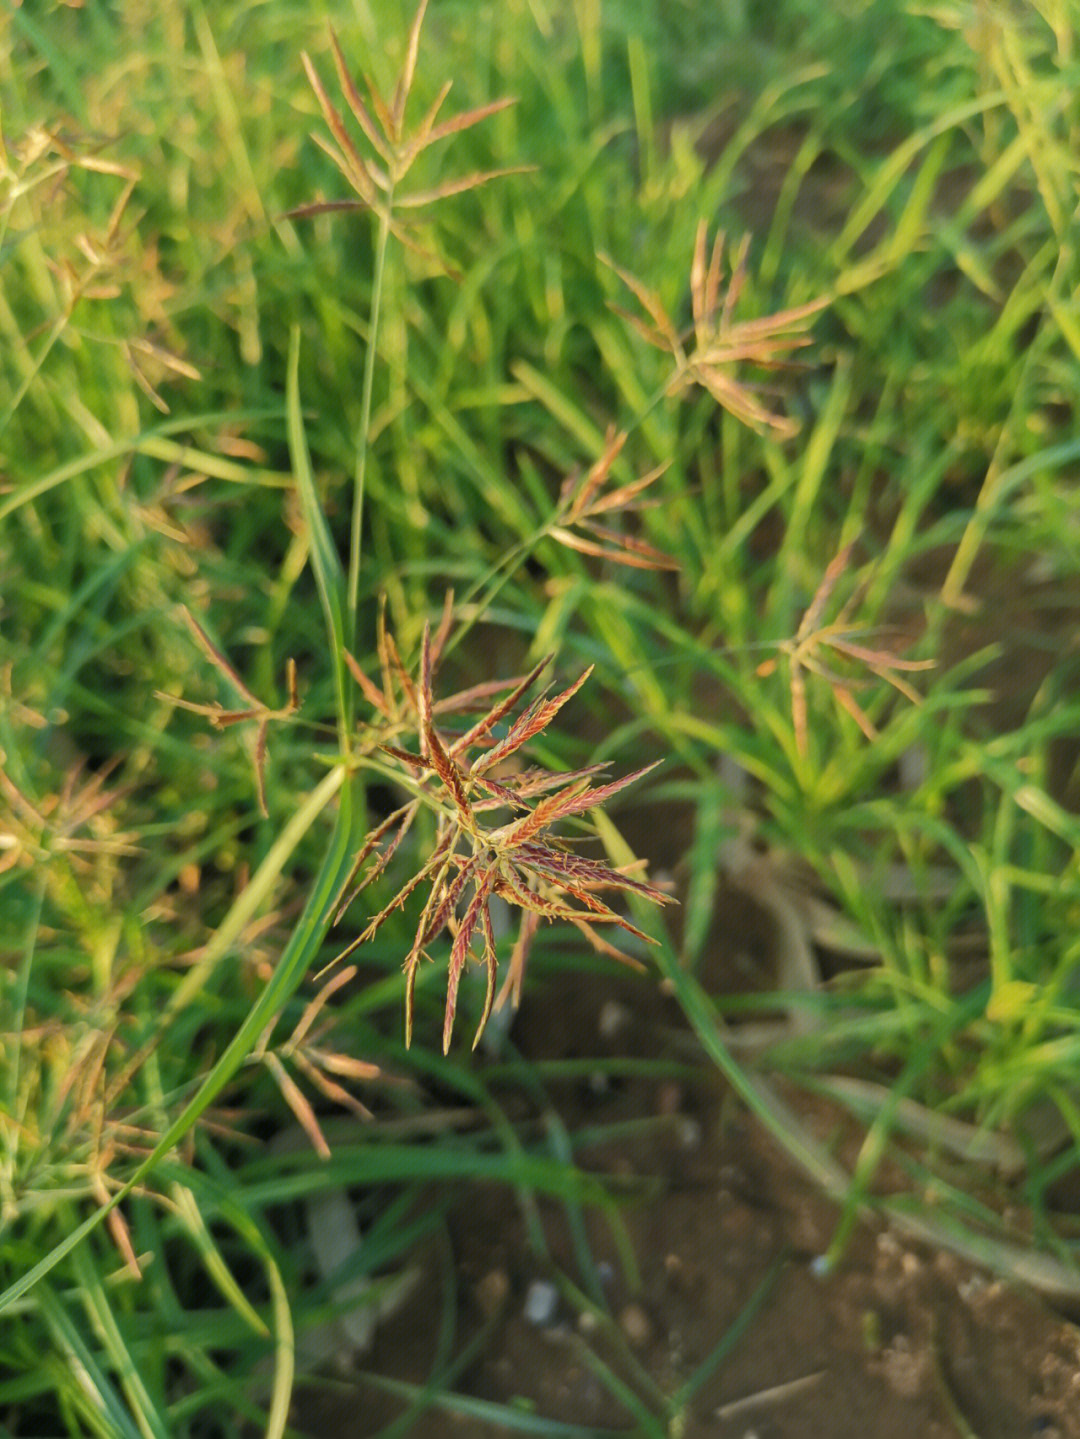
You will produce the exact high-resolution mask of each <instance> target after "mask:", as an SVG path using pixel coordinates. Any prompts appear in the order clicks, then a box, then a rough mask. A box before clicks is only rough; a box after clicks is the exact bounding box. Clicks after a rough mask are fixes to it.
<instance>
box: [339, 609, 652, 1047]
mask: <svg viewBox="0 0 1080 1439" xmlns="http://www.w3.org/2000/svg"><path fill="white" fill-rule="evenodd" d="M451 606H452V596H448V597H447V605H446V609H445V612H444V622H443V624H442V625H441V626H440V628H439V632H438V634H437V635H436V636H435V638H434V639H433V638H432V635H431V628H430V626H429V625H425V626H424V635H423V640H422V642H421V647H420V664H419V673H418V675H417V677H416V679H415V680H413V679H412V678H411V677H410V675H409V674H408V672H407V671H406V670H405V668H404V666H403V665H402V663H401V659H400V657H399V655H398V651H397V647H396V645H395V644H394V642H393V639H392V637H391V635H390V634H389V632H388V631H387V630H386V629H385V627H384V626H380V645H379V653H380V660H381V667H382V688H381V689H380V688H379V687H377V686H376V685H375V684H374V683H373V682H372V681H371V680H370V679H369V678H368V677H367V676H366V675H365V674H364V672H363V671H362V670H361V669H360V667H359V665H358V664H357V663H356V661H355V660H354V659H352V657H351V656H350V657H349V666H350V669H351V670H352V673H353V675H354V677H355V678H356V681H357V683H358V684H359V685H360V687H361V689H362V690H363V692H364V694H365V696H366V697H367V698H368V700H369V702H370V703H371V704H372V706H373V707H374V709H375V712H376V725H375V726H374V728H373V733H374V735H375V736H376V737H377V736H378V732H379V730H378V726H379V724H380V723H381V724H382V725H383V726H385V728H386V730H387V732H388V733H390V734H392V735H393V736H395V737H396V735H397V734H398V733H399V732H400V731H402V730H403V729H404V730H412V731H413V732H415V733H416V735H417V738H418V749H417V750H416V751H410V750H405V749H402V748H401V746H400V745H399V744H397V743H390V742H378V741H377V742H378V743H379V750H380V751H381V753H383V754H385V755H386V756H387V757H388V758H389V759H390V760H391V761H393V762H394V765H395V766H396V767H397V770H398V773H399V778H400V779H401V781H402V782H403V783H405V784H406V786H407V787H408V788H411V789H413V790H415V791H416V797H415V798H414V799H412V800H410V801H409V802H408V803H407V804H405V805H402V806H401V807H400V808H399V809H396V810H395V811H394V812H393V813H392V814H391V815H389V816H388V817H387V818H386V819H385V820H383V822H382V823H381V824H379V825H377V826H376V827H375V828H374V829H372V830H371V832H370V833H369V834H368V836H367V837H366V839H365V840H364V842H363V844H362V846H361V848H360V852H359V854H358V855H357V857H356V860H355V863H354V865H353V870H352V873H351V874H350V876H349V878H348V880H347V881H346V885H345V890H344V893H343V896H342V898H341V901H340V903H339V904H338V907H337V910H336V915H335V917H336V918H337V919H338V920H340V919H341V918H342V916H343V915H344V914H345V911H346V910H347V909H348V908H349V906H350V905H351V904H352V902H353V900H354V899H355V898H356V896H357V895H358V894H360V892H361V891H362V890H363V889H364V888H366V886H367V885H368V884H370V882H371V881H372V880H373V879H374V878H375V877H376V876H377V875H378V874H380V873H381V872H382V870H383V869H384V868H385V866H386V865H387V863H388V862H389V860H390V858H391V856H392V855H393V854H394V852H395V851H396V850H397V849H398V847H399V846H400V844H401V842H402V840H403V839H404V837H405V835H406V834H407V833H408V831H409V829H410V827H411V825H412V823H413V821H414V819H415V818H416V815H417V812H418V810H419V808H420V805H421V804H424V803H426V804H428V805H429V806H430V807H431V808H432V809H434V810H435V813H436V816H437V830H436V842H435V845H434V847H433V849H432V851H431V854H430V855H429V856H428V859H427V861H426V863H425V864H424V865H423V866H422V867H421V868H420V869H418V870H417V872H416V873H415V874H414V875H413V876H412V878H411V879H409V880H408V881H407V882H406V883H405V884H404V885H403V886H402V887H401V889H399V890H398V892H397V893H396V894H395V895H394V897H393V899H391V900H390V902H389V903H388V904H387V905H385V906H384V907H383V908H382V909H381V910H380V911H379V913H378V914H377V915H375V917H374V918H373V919H372V920H371V921H370V923H369V924H368V925H367V927H366V928H365V929H364V930H363V932H362V933H361V934H360V935H359V937H358V938H357V939H356V940H354V941H353V943H352V944H351V945H349V947H348V948H347V949H346V950H345V951H344V952H343V953H342V954H341V955H339V956H338V958H339V959H344V958H346V957H347V956H348V955H350V954H352V953H353V951H354V950H356V949H357V948H359V946H360V945H362V944H364V943H366V942H367V940H369V939H370V938H371V937H372V936H373V935H374V934H375V933H376V932H377V931H378V929H379V928H380V926H381V925H382V924H383V922H384V921H385V920H386V919H387V918H389V916H390V915H391V914H392V913H393V912H394V911H395V910H396V909H399V908H400V907H401V906H402V905H403V904H404V903H405V901H406V900H407V899H408V898H409V896H410V895H411V894H412V893H413V891H414V890H415V889H417V888H419V887H420V886H421V885H423V884H425V883H427V884H429V885H430V888H429V891H428V896H427V899H426V901H425V903H424V907H423V909H422V911H421V914H420V919H419V922H418V924H417V927H416V935H415V938H414V939H413V943H412V946H411V948H410V949H409V952H408V954H407V955H406V957H405V961H404V970H405V1042H406V1044H410V1043H411V1041H412V1032H413V998H414V992H415V986H416V976H417V971H418V969H419V967H420V962H421V960H422V959H423V958H425V957H427V956H426V946H427V945H429V944H431V943H432V942H433V941H434V940H435V939H437V938H438V937H439V936H440V935H441V934H442V932H443V931H444V930H446V929H449V930H450V931H451V933H452V934H453V936H454V939H453V945H452V947H451V950H450V962H449V975H448V980H447V991H446V1015H445V1019H444V1021H443V1051H444V1052H446V1051H448V1050H449V1048H450V1039H451V1036H452V1034H453V1029H454V1016H455V1014H456V1012H457V997H458V986H459V984H460V982H461V975H462V972H463V970H464V968H465V965H466V963H467V962H468V959H469V955H470V946H471V944H472V942H473V938H474V936H477V935H479V936H480V937H481V938H482V943H483V962H484V964H485V966H486V968H487V992H486V996H485V1000H484V1008H483V1013H482V1014H481V1017H480V1023H479V1024H478V1026H477V1030H476V1035H475V1037H474V1039H473V1048H474V1049H475V1047H476V1045H477V1044H478V1043H479V1042H480V1038H481V1036H482V1035H483V1032H484V1028H485V1026H486V1025H487V1021H488V1017H489V1016H490V1014H491V1010H492V1007H493V1005H494V1004H495V1002H496V994H495V987H496V979H497V972H498V960H497V957H496V953H495V931H494V927H493V925H492V920H491V901H492V899H493V898H495V897H498V898H500V899H504V900H506V901H507V902H508V903H509V904H512V905H515V906H517V907H518V908H519V909H520V910H521V911H522V917H521V926H520V929H519V933H518V939H517V943H516V944H515V946H514V951H513V957H512V960H511V964H510V968H509V971H508V974H507V979H506V984H505V985H504V987H503V990H502V994H501V995H500V996H499V1002H500V1003H501V1002H503V1001H504V1000H505V998H506V997H507V995H508V994H510V995H512V996H513V1000H514V1004H515V1006H516V1005H517V1004H518V1002H519V1000H520V997H521V985H522V981H523V978H524V973H525V964H526V960H527V958H528V953H529V947H530V945H531V942H532V937H533V935H534V934H535V932H536V927H537V924H538V922H539V921H540V920H541V919H550V920H554V919H563V920H568V921H569V922H570V923H571V924H573V925H575V926H576V927H577V928H578V929H579V930H580V931H581V933H582V934H584V935H585V937H586V938H587V939H588V940H589V942H590V943H591V944H592V945H593V947H594V948H595V949H597V950H600V951H602V952H603V953H604V954H607V955H610V956H612V957H613V958H616V959H620V960H622V961H623V962H625V963H627V964H631V965H636V963H637V961H635V960H633V959H631V958H630V957H629V956H628V955H625V954H623V953H621V951H619V950H618V949H616V948H615V947H614V946H613V945H610V944H608V943H607V942H606V941H605V940H603V939H601V937H600V935H599V934H598V933H597V931H596V929H595V928H594V926H595V925H597V924H613V925H616V926H618V927H619V928H621V929H625V930H628V931H629V932H630V933H631V934H634V935H637V937H638V938H639V939H643V940H645V941H646V942H652V941H651V940H650V939H649V936H648V935H646V934H644V933H643V932H642V931H641V930H640V929H638V928H637V927H636V926H635V925H633V924H631V923H630V921H629V920H628V919H626V918H625V917H624V916H622V915H620V914H618V913H617V912H616V911H615V910H613V909H612V908H611V907H610V906H609V905H607V904H605V903H604V901H603V900H601V899H599V898H598V897H597V891H598V890H605V889H609V890H610V889H621V890H627V891H633V892H634V893H636V894H639V895H643V896H645V897H646V898H648V899H650V900H653V901H654V902H656V903H659V904H663V903H665V902H666V901H667V898H668V896H667V895H665V894H664V893H663V892H662V891H661V890H659V889H657V888H655V887H654V886H652V885H648V884H645V883H643V882H642V881H641V880H636V879H632V878H631V877H630V876H629V875H627V874H625V873H621V872H620V871H619V870H616V869H612V868H611V867H610V866H609V865H606V864H604V863H602V862H601V861H600V860H597V859H590V858H587V857H586V856H584V855H581V854H575V853H574V852H573V850H572V849H571V848H570V847H569V842H568V841H567V840H566V839H563V838H560V837H558V836H556V835H553V834H550V833H549V832H548V831H549V830H550V827H551V826H552V825H553V824H555V823H557V822H558V821H559V820H564V819H569V818H571V817H572V816H574V815H578V814H582V813H583V812H584V811H586V810H589V809H592V808H594V807H595V806H597V805H600V804H602V803H603V802H604V801H605V800H607V799H610V798H611V796H612V795H615V794H618V793H619V792H620V791H621V790H624V789H626V787H627V786H628V785H631V784H633V783H634V782H635V781H636V780H638V779H641V778H642V777H643V776H644V775H646V774H648V773H649V771H650V770H652V769H654V768H655V767H656V764H659V763H660V761H659V760H657V761H655V762H654V764H650V765H646V766H645V767H644V768H642V769H639V770H636V771H635V772H634V773H633V774H629V775H625V776H624V777H623V778H621V779H618V780H613V781H609V782H608V783H606V784H600V785H597V786H595V787H593V786H592V785H590V783H589V781H590V780H591V779H592V777H593V776H594V775H597V774H599V773H601V772H602V771H603V770H604V769H605V768H606V766H604V765H589V766H587V767H586V768H584V769H579V770H567V771H547V770H541V769H534V768H530V769H524V770H518V772H516V773H512V772H511V773H507V772H506V768H507V766H509V765H511V764H512V763H513V762H515V756H517V755H518V752H519V750H521V749H522V748H523V747H524V746H525V745H526V744H528V743H529V741H530V740H532V739H535V738H536V736H537V735H539V734H542V733H543V731H544V730H545V729H546V728H547V726H548V725H549V724H550V723H551V721H552V720H553V719H554V718H555V716H556V715H557V714H558V713H559V711H560V710H561V709H562V707H563V706H564V705H565V704H566V703H567V702H568V701H569V700H570V699H572V698H573V696H574V695H575V694H576V693H577V692H578V690H579V689H580V688H581V686H582V685H583V684H584V683H585V681H586V680H587V679H588V677H589V674H590V672H591V667H590V669H588V670H586V671H585V672H584V673H583V674H581V675H580V676H579V677H578V678H577V679H576V680H575V681H574V683H573V684H571V685H569V686H568V687H567V688H566V689H565V690H563V691H561V693H559V694H557V695H555V696H553V697H550V698H549V696H548V690H546V689H545V690H544V691H543V692H542V693H541V694H540V696H539V697H538V698H537V699H535V700H533V702H532V703H531V704H530V705H528V706H527V707H526V708H525V709H524V710H522V712H521V713H520V714H519V715H518V716H517V718H516V719H514V720H512V721H511V722H510V723H509V727H508V728H507V730H506V733H505V734H504V735H503V736H502V738H501V739H500V738H496V735H495V730H496V726H498V725H499V724H500V723H501V722H502V721H504V720H506V719H508V717H509V716H510V715H511V714H512V713H513V710H514V708H515V706H516V705H517V703H518V701H519V700H521V699H522V697H523V696H524V695H525V693H526V691H527V690H528V689H529V687H530V686H531V685H532V684H533V683H534V681H535V680H536V679H537V678H538V677H539V676H540V674H541V673H542V672H543V670H544V669H546V667H547V666H548V664H549V663H550V662H551V659H552V656H551V655H548V656H546V657H545V658H544V659H542V660H541V661H540V662H539V664H537V665H536V666H534V668H533V669H532V670H531V671H530V672H529V673H528V674H527V675H525V676H523V677H521V678H518V679H513V680H505V681H494V682H488V683H485V684H482V685H478V686H475V687H473V688H471V689H468V690H464V691H462V692H460V693H459V694H455V695H452V696H450V697H448V698H447V699H445V700H442V701H436V699H435V697H434V692H433V686H434V677H435V673H436V670H437V667H438V663H439V658H440V654H441V652H442V647H443V643H444V641H445V639H446V636H447V634H448V632H449V620H450V616H451V613H452V608H451ZM549 688H550V686H549ZM502 690H508V691H509V692H508V693H506V694H504V695H503V696H502V698H501V699H498V700H496V701H495V703H494V704H492V705H491V707H490V708H488V709H486V711H485V712H484V713H483V714H482V715H481V716H480V718H479V719H477V720H475V721H474V722H473V723H472V724H470V725H469V726H468V728H467V729H465V730H463V731H462V732H461V733H458V734H452V733H451V732H450V731H448V730H446V729H444V727H443V724H442V720H441V716H442V715H444V714H460V713H463V712H467V711H468V710H470V709H474V708H475V707H476V706H477V704H480V705H481V707H482V706H483V704H484V703H486V701H487V700H488V699H489V698H491V697H492V696H493V695H494V694H497V693H498V692H499V691H502ZM551 791H554V793H551ZM534 801H535V802H534ZM507 809H509V810H511V811H513V812H515V817H514V818H512V819H510V820H509V821H508V822H506V823H504V824H501V825H490V824H486V823H485V817H486V816H487V815H489V814H491V813H492V812H498V811H505V810H507ZM380 845H382V846H383V847H382V849H381V850H379V846H380ZM372 854H376V858H375V859H374V861H373V862H372V864H371V867H370V869H369V870H368V872H367V873H366V874H365V875H363V876H362V877H360V878H359V879H358V876H359V875H360V871H361V869H362V867H363V865H364V864H365V863H366V862H367V860H368V859H369V858H370V857H371V856H372ZM470 890H471V893H470ZM466 897H468V898H467V899H466ZM574 901H576V903H577V906H579V907H577V908H575V905H574ZM463 904H464V911H463V913H462V914H461V915H460V917H459V916H458V909H459V907H460V906H461V905H463Z"/></svg>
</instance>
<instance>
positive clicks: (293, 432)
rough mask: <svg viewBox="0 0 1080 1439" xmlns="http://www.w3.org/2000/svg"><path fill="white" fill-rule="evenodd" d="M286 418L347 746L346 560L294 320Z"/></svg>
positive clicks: (349, 704) (350, 712)
mask: <svg viewBox="0 0 1080 1439" xmlns="http://www.w3.org/2000/svg"><path fill="white" fill-rule="evenodd" d="M285 409H286V421H287V424H288V430H289V454H290V456H291V458H292V466H293V473H294V474H295V476H296V485H297V489H298V491H299V494H300V504H301V507H302V508H303V511H304V518H305V520H306V521H307V526H308V532H309V534H310V535H311V567H312V569H313V570H314V571H315V583H316V585H317V586H318V589H319V600H320V603H321V604H322V609H323V616H324V618H325V620H326V633H327V638H328V639H329V641H330V661H331V664H332V665H333V667H334V688H335V690H336V691H337V697H338V725H339V732H340V736H341V743H342V748H343V749H345V750H347V749H348V736H349V731H350V730H351V729H352V718H353V699H352V695H353V691H352V687H351V685H347V684H346V682H345V661H344V658H343V656H344V652H345V647H346V640H345V604H344V598H345V575H344V572H343V571H342V568H341V560H340V559H339V558H338V552H337V550H336V549H335V548H334V541H333V537H332V536H331V534H330V526H329V525H328V524H327V523H326V516H325V515H324V514H323V511H322V506H321V505H320V504H319V496H318V493H317V492H316V489H315V479H314V476H313V475H312V473H311V456H310V454H309V453H308V447H307V436H306V435H305V434H304V417H303V414H302V413H301V410H300V327H299V326H298V325H294V326H293V327H292V330H291V331H290V333H289V366H288V373H287V379H286V388H285Z"/></svg>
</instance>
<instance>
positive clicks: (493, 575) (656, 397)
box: [443, 378, 671, 655]
mask: <svg viewBox="0 0 1080 1439" xmlns="http://www.w3.org/2000/svg"><path fill="white" fill-rule="evenodd" d="M670 388H671V379H670V378H668V379H667V380H665V381H664V383H663V384H662V385H660V386H658V387H657V389H656V390H654V391H653V394H652V396H651V397H650V399H649V400H648V402H647V403H646V405H645V407H644V409H643V410H642V411H641V413H640V414H639V415H636V416H635V417H634V419H633V420H631V422H630V424H629V425H627V427H626V434H627V435H628V436H629V435H632V434H633V433H634V431H635V430H637V429H640V428H641V426H642V424H644V422H645V420H647V419H648V417H649V416H650V415H651V414H652V412H653V410H655V409H656V407H657V405H659V404H660V402H661V401H662V400H663V399H664V397H665V395H667V394H668V392H669V390H670ZM563 519H564V516H563V513H562V510H561V508H557V509H556V510H555V512H554V514H552V515H551V516H550V517H549V518H548V519H546V520H545V521H544V523H543V524H542V525H539V526H538V527H537V528H536V529H535V530H533V532H532V534H531V535H529V536H528V537H527V538H526V539H524V540H519V541H518V543H517V544H516V545H514V546H512V548H511V549H509V550H507V552H506V553H505V554H504V555H501V556H500V557H499V558H498V559H497V560H495V562H494V563H493V564H491V565H489V566H488V568H487V569H486V570H485V571H484V573H483V574H482V575H481V576H480V578H479V579H478V580H476V581H474V582H473V584H472V585H470V587H469V590H468V592H467V593H466V595H465V596H464V598H463V599H462V601H461V608H462V609H467V608H468V607H469V605H470V604H471V603H472V601H473V599H474V598H475V597H476V596H477V595H478V594H479V593H480V592H481V590H486V591H487V593H486V594H485V595H484V598H483V599H482V600H481V601H480V603H479V604H478V605H477V607H476V609H475V611H474V612H473V614H472V616H471V617H470V618H469V619H467V620H462V622H461V623H460V625H458V627H457V628H456V629H455V630H454V633H453V635H452V636H451V637H450V639H449V640H448V641H447V644H446V648H445V649H444V650H443V653H444V655H445V654H449V653H450V652H451V651H452V650H454V649H456V648H457V646H458V645H459V644H460V643H461V641H462V640H463V639H464V638H465V636H466V635H467V634H468V633H469V631H470V630H471V629H472V627H473V625H475V624H476V623H477V622H478V621H479V620H482V619H483V617H484V615H485V614H486V613H487V611H488V610H489V609H490V608H491V606H492V605H493V604H494V603H495V601H496V599H497V598H498V596H499V592H500V591H501V590H502V588H503V586H504V585H505V584H507V583H508V581H509V580H510V579H512V578H513V575H514V573H515V571H516V570H517V569H518V568H519V567H520V566H521V565H522V564H524V562H525V560H527V559H528V557H529V556H530V555H531V554H532V552H533V550H535V549H536V547H537V545H539V544H540V542H541V540H545V539H547V537H548V535H549V534H550V533H551V531H552V529H554V528H555V526H556V525H559V524H562V523H563Z"/></svg>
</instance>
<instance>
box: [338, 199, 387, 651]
mask: <svg viewBox="0 0 1080 1439" xmlns="http://www.w3.org/2000/svg"><path fill="white" fill-rule="evenodd" d="M393 205H394V191H393V187H392V186H391V188H390V190H388V191H387V195H386V204H385V205H384V206H383V207H382V209H381V210H380V211H379V231H378V235H377V237H376V240H375V273H374V276H373V278H372V285H371V323H370V325H369V327H368V346H367V354H366V355H365V356H364V386H363V392H362V397H361V404H360V427H359V431H358V433H357V437H356V473H355V475H354V477H353V507H352V537H351V540H350V544H349V595H348V605H347V613H346V620H345V623H346V626H347V634H348V642H349V647H350V648H353V647H354V646H355V643H356V623H357V609H358V607H359V603H360V557H361V538H362V535H363V528H364V480H365V477H366V475H367V454H368V437H369V436H370V434H371V396H372V391H373V389H374V383H375V355H376V351H377V350H378V342H379V311H380V309H381V306H382V292H383V277H384V274H385V271H386V249H387V243H388V241H389V239H390V216H391V212H392V210H393Z"/></svg>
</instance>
